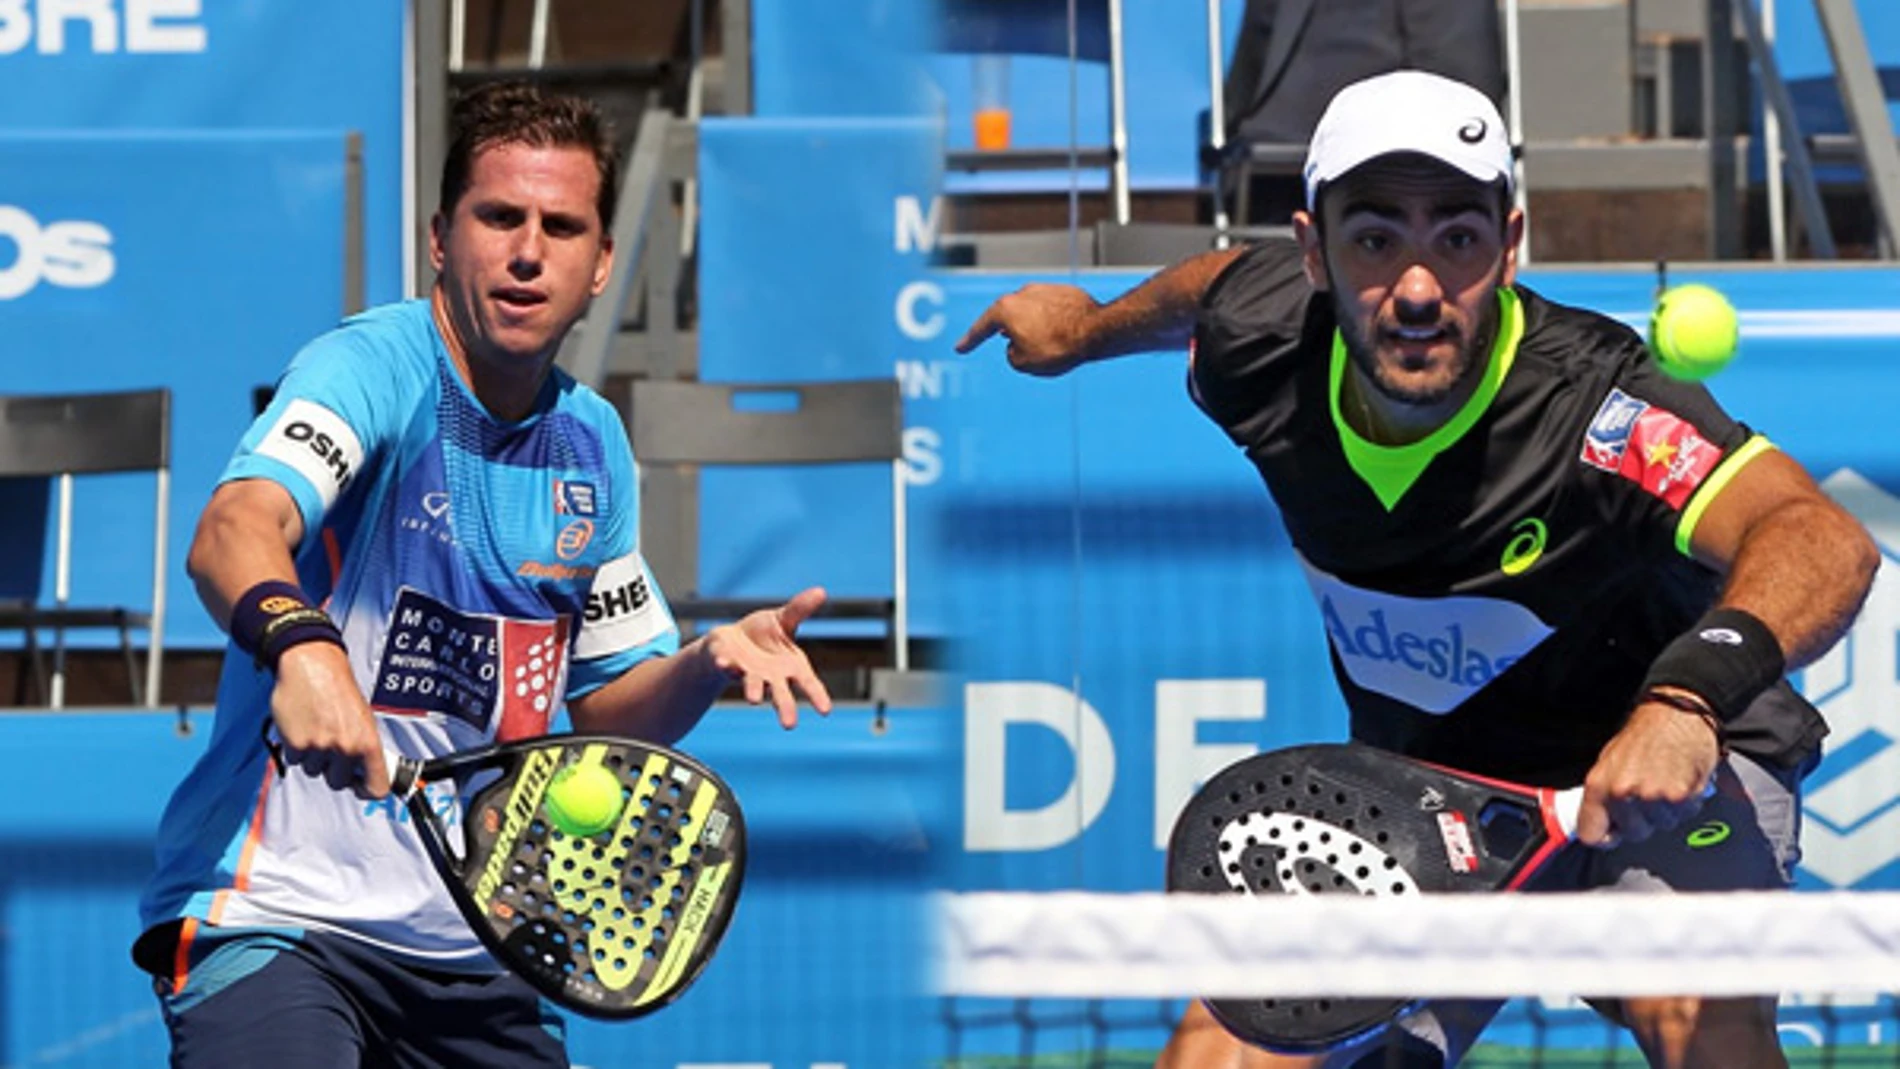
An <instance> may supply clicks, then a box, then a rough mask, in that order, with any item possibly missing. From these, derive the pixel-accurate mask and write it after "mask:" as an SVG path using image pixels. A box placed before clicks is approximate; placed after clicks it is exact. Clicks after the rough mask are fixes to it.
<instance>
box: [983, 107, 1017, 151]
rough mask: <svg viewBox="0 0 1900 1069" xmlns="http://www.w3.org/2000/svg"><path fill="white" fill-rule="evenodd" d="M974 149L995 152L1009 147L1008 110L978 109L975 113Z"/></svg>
mask: <svg viewBox="0 0 1900 1069" xmlns="http://www.w3.org/2000/svg"><path fill="white" fill-rule="evenodd" d="M976 147H977V148H978V149H981V150H982V151H984V152H996V151H999V150H1001V149H1006V148H1008V147H1009V109H1008V108H978V109H977V111H976Z"/></svg>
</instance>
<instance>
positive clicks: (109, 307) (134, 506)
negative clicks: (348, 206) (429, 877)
mask: <svg viewBox="0 0 1900 1069" xmlns="http://www.w3.org/2000/svg"><path fill="white" fill-rule="evenodd" d="M0 96H4V94H0ZM344 173H345V169H344V138H343V134H342V133H341V132H308V133H266V132H255V131H240V132H231V133H222V132H208V131H201V132H192V133H181V134H130V133H125V134H121V133H107V134H91V133H45V134H31V133H26V134H0V175H5V176H6V177H5V178H4V180H0V325H4V327H5V336H6V338H7V339H8V340H7V342H6V354H7V355H6V357H5V358H4V359H3V360H0V393H69V392H83V391H88V390H123V389H140V388H146V387H152V386H168V387H170V388H171V389H172V393H173V407H172V443H173V444H172V505H171V525H170V541H171V547H170V548H171V566H170V576H171V580H172V582H171V586H172V589H173V591H174V592H175V594H177V595H178V596H174V597H173V598H172V599H171V604H170V612H169V613H168V618H167V621H166V630H167V633H168V638H169V640H170V641H171V643H172V644H173V645H179V646H209V647H219V646H222V645H223V644H224V637H223V635H222V634H221V633H219V632H218V630H217V629H216V627H215V626H214V625H213V624H212V623H211V620H210V617H208V616H207V615H205V613H204V610H203V609H202V608H201V607H200V606H199V605H198V603H197V599H196V598H194V597H191V596H190V589H189V587H188V585H187V584H185V583H184V582H182V580H183V578H184V568H183V562H184V557H185V551H186V549H187V548H188V547H189V545H190V540H191V533H192V530H193V528H194V527H195V526H196V524H197V520H198V514H199V512H201V511H202V510H203V508H204V505H205V502H206V501H208V500H209V499H210V496H211V490H212V487H213V484H214V483H215V481H216V479H217V477H218V474H219V472H220V471H222V470H223V468H224V464H225V461H226V460H227V459H229V457H230V454H231V451H232V449H234V448H235V447H236V445H237V441H238V437H239V436H240V435H241V434H242V433H243V431H244V428H245V427H246V426H248V425H249V423H250V419H251V391H252V389H253V388H254V387H257V386H259V385H268V384H269V383H271V382H273V381H275V380H276V378H277V375H278V373H279V372H280V371H282V369H283V367H284V365H285V364H287V363H289V361H290V358H291V356H292V355H293V354H294V353H295V352H296V351H297V349H298V348H299V347H301V346H302V345H303V344H304V342H306V341H308V340H309V339H310V338H311V337H313V336H315V335H316V334H317V333H319V332H321V331H323V330H326V329H328V328H329V327H331V326H332V325H334V324H335V323H336V322H337V320H338V319H339V318H340V316H341V313H342V308H343V201H344ZM74 516H75V528H76V534H75V538H74V550H73V552H74V561H75V562H76V564H75V569H74V574H73V590H72V599H73V602H74V603H75V604H80V603H89V604H100V603H104V604H134V605H143V604H145V601H144V598H145V591H147V590H149V588H150V586H151V549H150V547H151V540H150V538H149V536H148V534H147V532H149V531H150V529H151V525H152V523H151V519H150V517H151V516H152V487H151V480H150V478H149V477H144V476H132V475H110V476H96V477H89V478H87V479H85V480H83V481H82V482H81V484H80V485H78V486H77V487H76V490H75V511H74ZM42 565H43V566H44V568H45V569H46V571H45V572H44V573H43V572H42V570H41V569H42ZM51 567H52V556H51V554H50V553H49V554H47V555H46V556H45V558H44V559H42V558H41V557H39V556H37V555H31V556H9V557H8V558H7V559H6V560H4V561H0V573H4V574H6V575H8V576H10V577H11V578H10V579H8V580H4V581H3V582H5V583H6V585H7V586H8V587H9V588H15V587H18V586H19V585H20V584H21V583H22V581H24V582H25V583H26V585H31V580H32V579H38V578H39V577H40V576H41V575H42V574H47V575H50V569H51ZM22 573H24V575H23V574H22ZM28 577H30V578H28ZM41 589H42V591H43V593H44V594H45V596H48V597H50V595H51V592H52V585H51V581H50V579H48V580H46V582H45V583H44V584H43V585H42V587H41ZM78 638H79V640H80V641H85V640H87V636H78Z"/></svg>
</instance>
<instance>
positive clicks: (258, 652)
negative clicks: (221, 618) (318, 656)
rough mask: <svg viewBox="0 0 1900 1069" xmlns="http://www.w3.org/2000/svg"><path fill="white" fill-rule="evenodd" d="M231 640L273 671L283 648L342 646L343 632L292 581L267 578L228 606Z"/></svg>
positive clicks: (259, 663) (259, 664) (264, 666)
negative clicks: (320, 644) (310, 644)
mask: <svg viewBox="0 0 1900 1069" xmlns="http://www.w3.org/2000/svg"><path fill="white" fill-rule="evenodd" d="M231 639H232V641H234V642H236V643H237V647H238V649H241V650H243V651H244V652H245V653H248V654H250V655H251V659H252V660H254V661H256V662H257V664H258V666H259V667H261V668H270V669H273V670H275V669H276V667H277V659H278V658H279V657H281V656H283V653H284V651H285V650H287V649H289V648H290V647H292V646H296V645H301V644H302V643H305V642H329V643H332V644H333V645H336V646H342V645H343V632H341V631H339V630H338V629H337V626H336V622H335V621H334V620H331V619H330V616H329V614H328V613H325V612H324V611H323V610H322V609H319V608H317V607H316V606H315V605H312V604H310V599H309V598H308V597H307V596H305V594H304V592H303V590H302V589H300V588H299V587H298V586H297V585H296V584H295V583H286V582H284V581H283V580H281V579H266V580H265V581H263V582H261V583H259V584H257V585H256V586H254V587H252V588H250V589H249V590H246V591H245V592H244V593H243V594H242V595H241V596H239V598H238V599H237V603H236V604H235V605H233V606H231Z"/></svg>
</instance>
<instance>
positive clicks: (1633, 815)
mask: <svg viewBox="0 0 1900 1069" xmlns="http://www.w3.org/2000/svg"><path fill="white" fill-rule="evenodd" d="M1721 758H1722V752H1721V746H1720V744H1719V743H1718V742H1717V741H1716V738H1715V733H1714V732H1713V731H1711V730H1709V725H1708V724H1706V723H1704V722H1703V721H1702V720H1701V719H1699V718H1697V717H1696V716H1694V715H1692V714H1690V713H1685V712H1683V711H1682V710H1680V709H1675V708H1672V707H1670V706H1668V705H1662V704H1659V703H1656V702H1645V703H1643V704H1642V705H1638V706H1637V707H1636V711H1635V712H1633V713H1631V714H1630V718H1629V722H1628V723H1626V724H1624V725H1623V730H1621V731H1619V732H1617V733H1616V735H1615V736H1613V737H1612V738H1611V739H1610V741H1609V742H1608V743H1607V744H1606V745H1605V746H1604V747H1603V752H1602V753H1600V754H1598V755H1597V762H1596V764H1595V765H1593V766H1591V768H1590V772H1589V774H1588V775H1586V776H1585V777H1584V780H1583V805H1582V807H1581V808H1580V809H1579V810H1578V813H1577V838H1578V839H1579V840H1581V841H1582V842H1584V843H1586V844H1588V845H1590V846H1602V847H1609V846H1615V845H1617V844H1618V843H1619V842H1631V843H1634V842H1641V841H1642V840H1644V839H1647V838H1649V837H1650V836H1651V835H1653V834H1655V833H1656V832H1659V831H1667V830H1668V829H1670V828H1673V827H1675V826H1676V825H1678V824H1680V823H1682V822H1683V821H1685V820H1688V819H1689V818H1690V817H1693V816H1694V815H1695V814H1696V811H1697V810H1699V809H1701V808H1702V803H1703V801H1704V799H1705V798H1706V797H1707V791H1708V785H1709V783H1710V780H1711V777H1713V776H1714V774H1715V766H1716V763H1717V762H1719V761H1720V760H1721Z"/></svg>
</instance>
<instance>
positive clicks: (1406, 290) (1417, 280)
mask: <svg viewBox="0 0 1900 1069" xmlns="http://www.w3.org/2000/svg"><path fill="white" fill-rule="evenodd" d="M1392 299H1393V303H1394V304H1395V305H1396V309H1395V310H1396V311H1397V312H1398V315H1399V318H1400V319H1403V320H1406V321H1408V322H1411V321H1416V320H1418V319H1421V318H1423V319H1431V320H1436V319H1437V318H1438V308H1439V304H1440V303H1441V302H1442V301H1443V300H1444V299H1445V288H1444V286H1442V285H1441V284H1440V283H1439V281H1438V276H1437V275H1436V274H1435V273H1433V271H1432V269H1431V268H1429V267H1426V266H1425V265H1424V264H1413V265H1412V266H1410V267H1408V268H1406V269H1405V270H1404V271H1403V272H1401V273H1400V275H1399V279H1398V283H1397V285H1395V286H1393V287H1392Z"/></svg>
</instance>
